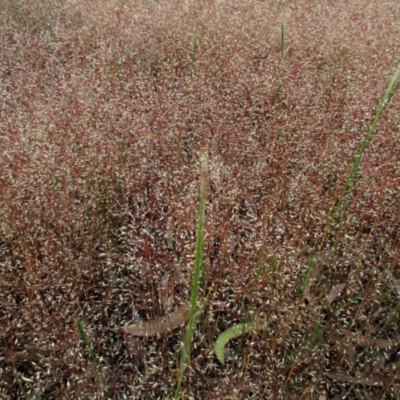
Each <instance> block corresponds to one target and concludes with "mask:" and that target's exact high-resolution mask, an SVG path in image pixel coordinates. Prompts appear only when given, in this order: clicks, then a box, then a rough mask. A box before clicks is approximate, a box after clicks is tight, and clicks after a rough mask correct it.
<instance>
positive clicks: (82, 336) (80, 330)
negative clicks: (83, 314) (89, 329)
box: [75, 318, 95, 360]
mask: <svg viewBox="0 0 400 400" xmlns="http://www.w3.org/2000/svg"><path fill="white" fill-rule="evenodd" d="M75 323H76V328H77V330H78V335H79V338H80V339H81V340H82V342H83V344H84V345H85V346H86V348H87V351H88V352H89V355H90V358H91V359H92V360H94V359H95V356H94V352H93V349H92V346H91V345H90V342H89V339H88V337H87V335H86V332H85V329H84V328H83V324H82V321H81V319H80V318H76V320H75Z"/></svg>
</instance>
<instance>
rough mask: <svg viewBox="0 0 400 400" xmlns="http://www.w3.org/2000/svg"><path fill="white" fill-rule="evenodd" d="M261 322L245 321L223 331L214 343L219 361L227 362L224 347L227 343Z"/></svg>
mask: <svg viewBox="0 0 400 400" xmlns="http://www.w3.org/2000/svg"><path fill="white" fill-rule="evenodd" d="M259 326H260V324H256V323H255V322H243V323H241V324H237V325H233V326H231V327H230V328H229V329H227V330H226V331H224V332H222V333H221V334H220V335H219V336H218V339H217V341H216V342H215V345H214V352H215V355H216V356H217V358H218V361H219V362H220V363H221V364H222V365H224V364H225V355H224V349H225V346H226V344H227V343H228V342H229V341H230V340H232V339H235V338H237V337H239V336H242V335H244V334H246V333H249V332H250V331H252V330H253V329H255V328H257V327H259Z"/></svg>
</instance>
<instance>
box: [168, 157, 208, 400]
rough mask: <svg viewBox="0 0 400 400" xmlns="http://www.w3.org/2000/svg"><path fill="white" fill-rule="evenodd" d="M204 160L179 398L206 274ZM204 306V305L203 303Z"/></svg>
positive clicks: (177, 387)
mask: <svg viewBox="0 0 400 400" xmlns="http://www.w3.org/2000/svg"><path fill="white" fill-rule="evenodd" d="M202 162H203V174H202V178H201V184H200V199H199V212H198V225H197V235H196V256H195V262H194V275H193V282H192V290H191V300H190V309H189V322H188V327H187V331H186V335H185V339H184V343H183V354H182V357H181V363H180V369H179V375H178V382H177V385H176V389H175V393H174V399H178V398H179V393H180V390H181V385H182V381H183V377H184V374H185V371H186V367H187V365H188V362H189V359H190V349H191V346H192V341H193V336H194V332H195V329H196V325H197V321H198V315H197V314H196V309H197V303H198V296H199V287H200V281H201V278H202V276H203V275H204V271H203V243H204V217H205V197H206V181H207V179H206V169H208V166H207V165H206V157H205V156H204V157H203V159H202ZM203 306H204V305H203Z"/></svg>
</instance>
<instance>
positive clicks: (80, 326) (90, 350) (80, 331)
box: [75, 318, 108, 396]
mask: <svg viewBox="0 0 400 400" xmlns="http://www.w3.org/2000/svg"><path fill="white" fill-rule="evenodd" d="M75 324H76V328H77V330H78V335H79V338H80V339H81V340H82V342H83V344H84V345H85V346H86V349H87V351H88V353H89V356H90V359H91V360H92V362H93V363H95V364H96V363H97V360H96V356H95V354H94V351H93V347H92V346H91V344H90V341H89V338H88V336H87V335H86V332H85V329H84V328H83V324H82V321H81V319H80V318H76V320H75ZM99 378H100V382H101V385H102V387H103V392H104V393H105V394H106V396H107V393H108V386H107V382H106V380H105V378H104V375H103V373H102V372H101V371H100V372H99Z"/></svg>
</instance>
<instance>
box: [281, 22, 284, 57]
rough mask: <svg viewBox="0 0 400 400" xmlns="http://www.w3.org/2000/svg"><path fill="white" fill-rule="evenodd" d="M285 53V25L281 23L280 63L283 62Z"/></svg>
mask: <svg viewBox="0 0 400 400" xmlns="http://www.w3.org/2000/svg"><path fill="white" fill-rule="evenodd" d="M284 51H285V24H284V23H283V21H282V22H281V61H283V57H284Z"/></svg>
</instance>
